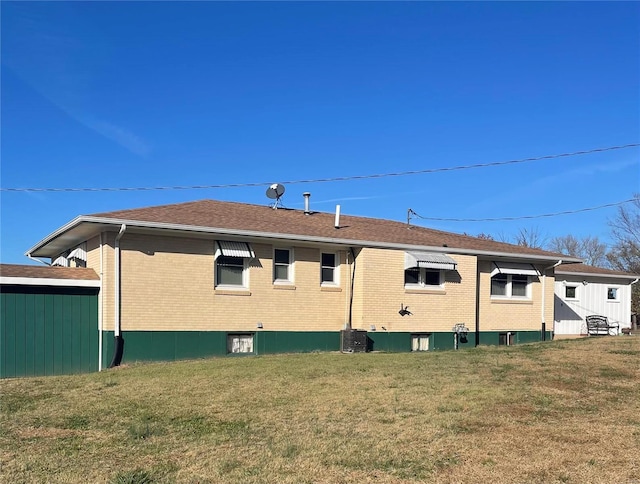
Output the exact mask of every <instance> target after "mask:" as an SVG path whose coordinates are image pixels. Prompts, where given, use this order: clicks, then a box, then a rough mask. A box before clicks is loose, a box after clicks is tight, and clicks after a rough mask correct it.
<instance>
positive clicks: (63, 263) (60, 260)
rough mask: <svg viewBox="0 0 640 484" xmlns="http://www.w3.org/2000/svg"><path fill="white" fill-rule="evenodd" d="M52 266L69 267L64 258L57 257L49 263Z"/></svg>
mask: <svg viewBox="0 0 640 484" xmlns="http://www.w3.org/2000/svg"><path fill="white" fill-rule="evenodd" d="M51 265H52V266H58V267H69V261H68V260H67V259H66V257H64V256H60V257H58V258H57V259H56V260H54V261H53V262H52V263H51Z"/></svg>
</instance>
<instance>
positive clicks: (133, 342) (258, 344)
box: [102, 331, 340, 368]
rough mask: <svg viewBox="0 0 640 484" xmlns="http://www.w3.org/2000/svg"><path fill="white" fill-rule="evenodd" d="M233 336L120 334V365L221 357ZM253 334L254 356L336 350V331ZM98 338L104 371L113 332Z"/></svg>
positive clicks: (223, 333)
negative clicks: (100, 338)
mask: <svg viewBox="0 0 640 484" xmlns="http://www.w3.org/2000/svg"><path fill="white" fill-rule="evenodd" d="M234 333H238V332H226V331H123V333H122V336H123V338H124V355H123V358H122V363H133V362H136V361H173V360H184V359H195V358H207V357H211V356H225V355H227V354H228V353H227V335H228V334H234ZM253 334H254V340H253V342H254V345H253V348H254V353H253V354H254V355H255V354H258V355H261V354H273V353H305V352H312V351H339V350H340V332H339V331H336V332H333V331H313V332H311V331H310V332H301V331H264V332H257V331H256V332H253ZM102 335H103V336H102V348H103V353H102V366H103V368H107V367H108V366H109V364H110V363H111V358H112V356H113V348H114V338H113V331H104V332H103V333H102ZM230 356H231V355H230ZM233 356H237V355H233Z"/></svg>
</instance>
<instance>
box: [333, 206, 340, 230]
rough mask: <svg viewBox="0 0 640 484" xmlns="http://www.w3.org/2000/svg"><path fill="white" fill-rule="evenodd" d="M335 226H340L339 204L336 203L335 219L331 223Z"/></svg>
mask: <svg viewBox="0 0 640 484" xmlns="http://www.w3.org/2000/svg"><path fill="white" fill-rule="evenodd" d="M333 225H334V226H335V228H337V229H339V228H340V205H336V221H335V222H334V224H333Z"/></svg>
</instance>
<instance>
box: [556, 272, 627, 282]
mask: <svg viewBox="0 0 640 484" xmlns="http://www.w3.org/2000/svg"><path fill="white" fill-rule="evenodd" d="M556 274H557V275H559V276H560V275H562V276H577V277H594V278H600V277H608V278H610V279H629V280H630V281H632V280H634V279H637V278H638V277H640V276H636V275H630V274H604V273H600V272H565V271H556Z"/></svg>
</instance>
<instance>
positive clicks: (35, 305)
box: [0, 285, 98, 378]
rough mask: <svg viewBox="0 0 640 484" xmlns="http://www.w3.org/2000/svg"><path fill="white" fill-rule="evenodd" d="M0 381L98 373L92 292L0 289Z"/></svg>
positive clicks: (94, 293)
mask: <svg viewBox="0 0 640 484" xmlns="http://www.w3.org/2000/svg"><path fill="white" fill-rule="evenodd" d="M0 293H1V294H0V297H1V299H0V378H12V377H24V376H45V375H62V374H70V373H85V372H91V371H97V370H98V296H97V293H98V289H97V288H96V289H94V288H69V287H41V286H9V285H6V286H2V287H0Z"/></svg>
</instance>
